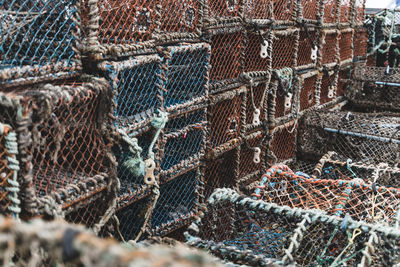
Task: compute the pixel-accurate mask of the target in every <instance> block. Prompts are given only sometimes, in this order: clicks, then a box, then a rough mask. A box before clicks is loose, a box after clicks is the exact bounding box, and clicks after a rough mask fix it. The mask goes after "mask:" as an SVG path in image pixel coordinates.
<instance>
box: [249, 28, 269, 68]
mask: <svg viewBox="0 0 400 267" xmlns="http://www.w3.org/2000/svg"><path fill="white" fill-rule="evenodd" d="M263 42H267V44H268V47H266V48H265V46H264V45H263ZM270 45H272V39H271V34H270V33H269V34H265V33H263V32H262V31H261V32H258V31H247V32H246V45H245V48H244V58H243V70H244V72H252V71H268V70H270V68H271V63H272V57H271V48H270ZM264 53H265V54H264Z"/></svg>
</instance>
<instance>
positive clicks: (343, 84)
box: [336, 69, 350, 96]
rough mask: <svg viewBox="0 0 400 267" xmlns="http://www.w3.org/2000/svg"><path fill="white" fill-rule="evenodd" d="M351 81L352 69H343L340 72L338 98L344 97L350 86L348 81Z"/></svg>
mask: <svg viewBox="0 0 400 267" xmlns="http://www.w3.org/2000/svg"><path fill="white" fill-rule="evenodd" d="M349 79H350V69H343V70H340V71H339V79H338V85H337V90H336V96H343V95H345V94H346V91H347V89H348V86H349V82H348V80H349Z"/></svg>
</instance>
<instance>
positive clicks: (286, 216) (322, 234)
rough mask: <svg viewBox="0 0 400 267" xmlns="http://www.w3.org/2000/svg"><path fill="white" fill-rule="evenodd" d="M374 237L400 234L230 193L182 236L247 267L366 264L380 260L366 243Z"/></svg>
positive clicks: (218, 195)
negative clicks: (248, 266)
mask: <svg viewBox="0 0 400 267" xmlns="http://www.w3.org/2000/svg"><path fill="white" fill-rule="evenodd" d="M376 235H380V236H385V237H387V238H388V240H391V241H392V242H393V241H394V240H396V238H397V235H398V231H397V230H396V229H394V228H390V227H385V226H382V225H380V227H379V225H372V224H367V223H364V222H360V221H355V220H353V219H351V218H346V219H341V218H338V217H334V216H328V215H326V214H324V213H322V212H320V211H317V210H312V211H307V210H303V209H299V208H296V209H292V208H290V207H287V206H279V205H276V204H274V203H268V202H263V201H256V200H253V199H250V198H248V197H246V196H241V195H239V194H237V193H236V192H234V191H233V190H230V189H219V190H216V191H215V192H214V194H213V195H212V196H211V197H210V199H209V201H208V207H207V211H206V212H205V214H204V215H202V216H201V217H200V220H198V221H196V222H193V223H192V225H191V226H189V228H188V231H187V232H186V233H185V236H186V239H187V241H186V242H187V244H190V245H192V246H195V247H199V248H203V249H207V250H208V251H209V252H211V253H212V254H214V255H216V256H218V257H220V258H223V259H225V260H229V261H231V262H234V263H240V264H246V265H251V266H264V265H269V264H272V263H278V264H282V265H288V264H293V265H297V264H298V265H302V266H315V265H328V264H329V265H334V266H336V265H343V264H350V265H357V264H360V265H364V264H365V263H366V262H368V261H371V259H374V257H375V256H378V255H379V254H377V255H375V253H376V252H375V251H374V250H370V246H369V244H366V243H367V242H368V243H370V241H372V239H373V237H374V236H376ZM390 248H392V249H394V250H388V251H384V252H382V250H380V252H381V253H382V254H381V255H386V256H384V257H389V255H392V254H391V253H396V252H395V249H396V245H394V246H392V247H390ZM391 259H393V258H391ZM398 261H399V259H398V258H397V259H395V260H394V262H398Z"/></svg>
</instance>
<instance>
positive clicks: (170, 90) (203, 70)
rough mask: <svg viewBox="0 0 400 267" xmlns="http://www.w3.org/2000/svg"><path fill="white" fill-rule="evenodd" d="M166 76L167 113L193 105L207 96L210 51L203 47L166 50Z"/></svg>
mask: <svg viewBox="0 0 400 267" xmlns="http://www.w3.org/2000/svg"><path fill="white" fill-rule="evenodd" d="M164 57H165V58H167V60H166V64H167V68H168V69H167V72H166V78H167V81H166V84H165V92H164V94H163V101H164V107H165V108H166V110H167V111H170V110H176V109H177V108H179V107H182V106H188V105H193V104H194V103H196V102H199V101H201V100H202V99H203V98H204V97H205V96H206V95H207V89H208V87H207V86H208V80H209V76H208V74H209V72H208V70H209V60H210V47H209V45H208V44H206V43H196V44H185V45H181V46H173V47H168V48H167V49H166V55H165V56H164Z"/></svg>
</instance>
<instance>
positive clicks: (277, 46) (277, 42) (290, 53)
mask: <svg viewBox="0 0 400 267" xmlns="http://www.w3.org/2000/svg"><path fill="white" fill-rule="evenodd" d="M285 2H286V1H285ZM297 35H298V30H293V31H289V32H288V31H276V32H275V38H274V40H273V42H272V68H273V69H281V68H284V67H293V66H294V62H295V57H296V54H295V51H296V38H297V37H296V36H297Z"/></svg>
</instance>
